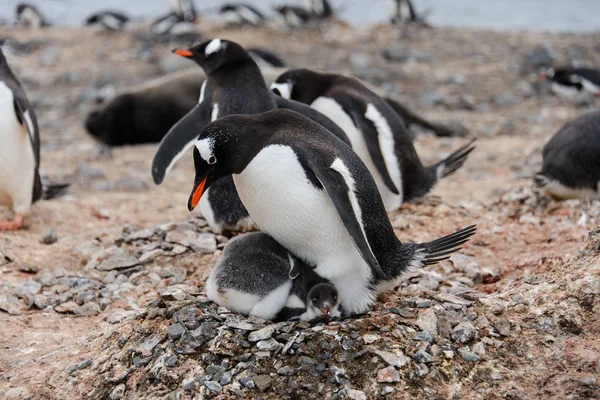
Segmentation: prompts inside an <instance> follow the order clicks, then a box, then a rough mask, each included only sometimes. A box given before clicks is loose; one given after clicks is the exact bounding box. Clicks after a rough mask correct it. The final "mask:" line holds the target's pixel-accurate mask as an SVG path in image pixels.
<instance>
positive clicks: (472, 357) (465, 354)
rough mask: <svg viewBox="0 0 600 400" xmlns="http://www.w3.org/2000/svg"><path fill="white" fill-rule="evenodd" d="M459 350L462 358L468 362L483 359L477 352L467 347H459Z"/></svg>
mask: <svg viewBox="0 0 600 400" xmlns="http://www.w3.org/2000/svg"><path fill="white" fill-rule="evenodd" d="M458 352H459V353H460V356H461V357H462V359H463V360H465V361H467V362H475V361H479V360H481V358H480V357H479V356H478V355H477V354H475V353H471V352H470V351H469V350H468V349H466V348H461V349H458Z"/></svg>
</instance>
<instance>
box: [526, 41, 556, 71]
mask: <svg viewBox="0 0 600 400" xmlns="http://www.w3.org/2000/svg"><path fill="white" fill-rule="evenodd" d="M553 52H554V51H553V50H552V49H551V48H550V47H549V46H546V45H541V46H538V47H536V48H535V49H533V51H531V52H530V53H529V54H527V56H526V59H527V62H528V63H529V64H530V65H531V66H532V67H534V68H535V69H537V68H550V67H552V66H553V64H554V58H553V56H552V53H553Z"/></svg>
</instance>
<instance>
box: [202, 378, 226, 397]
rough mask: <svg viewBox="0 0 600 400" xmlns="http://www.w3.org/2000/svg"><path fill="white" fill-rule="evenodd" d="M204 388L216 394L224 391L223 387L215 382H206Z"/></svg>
mask: <svg viewBox="0 0 600 400" xmlns="http://www.w3.org/2000/svg"><path fill="white" fill-rule="evenodd" d="M204 386H206V387H207V388H208V390H210V391H211V392H213V393H215V394H218V393H221V390H223V387H222V386H221V385H220V384H219V383H218V382H214V381H207V382H204Z"/></svg>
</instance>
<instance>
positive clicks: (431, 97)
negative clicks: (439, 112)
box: [419, 91, 446, 107]
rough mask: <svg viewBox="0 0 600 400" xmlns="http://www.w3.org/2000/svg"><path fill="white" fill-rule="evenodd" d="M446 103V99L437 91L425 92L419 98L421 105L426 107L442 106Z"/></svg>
mask: <svg viewBox="0 0 600 400" xmlns="http://www.w3.org/2000/svg"><path fill="white" fill-rule="evenodd" d="M445 102H446V99H445V97H444V96H443V95H442V94H440V93H439V92H436V91H429V92H425V93H423V94H422V95H421V97H419V103H420V104H421V105H422V106H424V107H431V106H435V105H442V104H444V103H445Z"/></svg>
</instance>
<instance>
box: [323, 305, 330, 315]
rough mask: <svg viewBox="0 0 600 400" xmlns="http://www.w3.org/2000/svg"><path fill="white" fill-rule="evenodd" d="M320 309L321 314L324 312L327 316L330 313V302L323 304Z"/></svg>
mask: <svg viewBox="0 0 600 400" xmlns="http://www.w3.org/2000/svg"><path fill="white" fill-rule="evenodd" d="M321 311H322V312H323V314H325V315H327V316H329V315H331V304H329V303H325V304H323V307H321Z"/></svg>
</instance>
